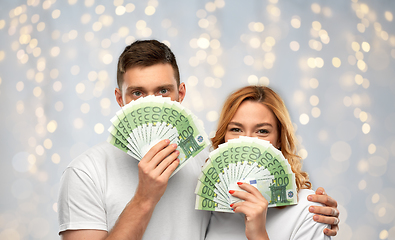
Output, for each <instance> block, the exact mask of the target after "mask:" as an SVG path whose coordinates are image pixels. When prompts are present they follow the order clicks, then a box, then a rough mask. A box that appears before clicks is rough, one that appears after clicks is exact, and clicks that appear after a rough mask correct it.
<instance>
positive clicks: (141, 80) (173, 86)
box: [115, 63, 186, 107]
mask: <svg viewBox="0 0 395 240" xmlns="http://www.w3.org/2000/svg"><path fill="white" fill-rule="evenodd" d="M185 93H186V89H185V84H184V83H181V84H180V86H179V87H177V81H176V79H175V78H174V70H173V68H172V67H171V65H170V64H167V63H166V64H162V63H159V64H155V65H152V66H149V67H133V68H130V69H128V70H126V72H125V74H124V76H123V84H122V91H120V90H119V89H118V88H116V89H115V97H116V99H117V102H118V104H119V106H121V107H123V106H124V105H126V104H128V103H129V102H130V101H132V100H136V99H138V98H140V97H145V96H148V95H155V96H159V95H161V96H163V97H170V98H171V100H173V101H178V102H182V100H183V99H184V97H185Z"/></svg>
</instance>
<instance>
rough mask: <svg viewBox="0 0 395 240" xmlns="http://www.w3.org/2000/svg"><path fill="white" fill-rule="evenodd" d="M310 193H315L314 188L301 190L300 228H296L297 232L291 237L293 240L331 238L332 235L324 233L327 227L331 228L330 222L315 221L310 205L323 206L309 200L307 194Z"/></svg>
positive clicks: (323, 239)
mask: <svg viewBox="0 0 395 240" xmlns="http://www.w3.org/2000/svg"><path fill="white" fill-rule="evenodd" d="M309 194H314V191H312V190H306V189H302V190H301V191H299V194H298V195H299V203H298V205H300V206H301V207H302V209H303V210H302V211H301V214H300V216H299V218H298V219H297V221H298V223H297V226H298V229H295V230H296V231H295V234H294V235H293V237H292V238H291V239H292V240H306V239H314V240H330V239H331V237H329V236H327V235H325V234H324V229H325V228H330V226H329V225H328V224H323V223H319V222H316V221H314V219H313V216H314V215H315V214H314V213H311V212H310V211H309V210H308V209H309V207H310V206H322V204H320V203H316V202H310V201H307V196H308V195H309Z"/></svg>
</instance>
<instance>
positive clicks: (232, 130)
mask: <svg viewBox="0 0 395 240" xmlns="http://www.w3.org/2000/svg"><path fill="white" fill-rule="evenodd" d="M230 131H231V132H240V131H241V129H240V128H231V129H230Z"/></svg>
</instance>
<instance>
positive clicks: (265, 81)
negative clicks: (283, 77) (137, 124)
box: [259, 77, 270, 86]
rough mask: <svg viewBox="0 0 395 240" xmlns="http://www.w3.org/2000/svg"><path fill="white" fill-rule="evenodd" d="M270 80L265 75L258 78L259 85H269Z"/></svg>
mask: <svg viewBox="0 0 395 240" xmlns="http://www.w3.org/2000/svg"><path fill="white" fill-rule="evenodd" d="M269 83H270V80H269V78H267V77H261V78H260V79H259V85H261V86H269Z"/></svg>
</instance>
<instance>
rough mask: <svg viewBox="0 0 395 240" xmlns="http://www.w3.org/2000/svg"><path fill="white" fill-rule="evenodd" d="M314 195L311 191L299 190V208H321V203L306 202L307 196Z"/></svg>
mask: <svg viewBox="0 0 395 240" xmlns="http://www.w3.org/2000/svg"><path fill="white" fill-rule="evenodd" d="M312 194H315V192H314V191H313V190H311V189H300V190H299V192H298V205H301V206H313V205H314V206H322V204H321V203H316V202H311V201H309V200H307V197H308V196H309V195H312Z"/></svg>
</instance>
